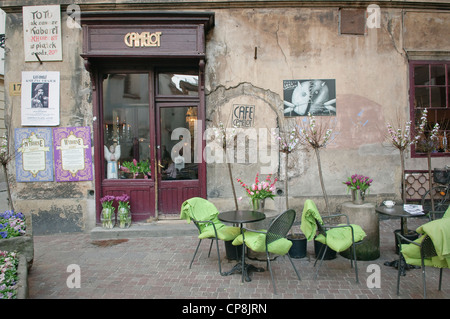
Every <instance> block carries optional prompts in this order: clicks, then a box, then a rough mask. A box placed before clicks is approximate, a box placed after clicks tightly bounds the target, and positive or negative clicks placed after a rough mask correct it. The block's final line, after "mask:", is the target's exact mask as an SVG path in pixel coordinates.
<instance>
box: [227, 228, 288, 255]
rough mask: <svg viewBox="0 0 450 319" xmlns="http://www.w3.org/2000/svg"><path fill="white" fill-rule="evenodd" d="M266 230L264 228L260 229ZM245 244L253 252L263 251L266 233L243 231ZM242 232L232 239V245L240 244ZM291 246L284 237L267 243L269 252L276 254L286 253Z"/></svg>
mask: <svg viewBox="0 0 450 319" xmlns="http://www.w3.org/2000/svg"><path fill="white" fill-rule="evenodd" d="M260 231H263V232H266V230H260ZM244 236H245V245H246V246H247V247H248V248H250V249H251V250H253V251H255V252H265V251H266V234H262V233H256V232H252V231H245V233H244ZM242 243H243V240H242V234H241V235H239V236H237V237H236V239H234V240H233V245H234V246H239V245H242ZM291 246H292V242H291V241H290V240H288V239H286V238H280V239H278V240H275V241H274V242H271V243H270V244H269V245H268V247H267V248H268V249H267V250H268V251H269V253H273V254H277V255H286V254H287V253H288V252H289V249H290V248H291Z"/></svg>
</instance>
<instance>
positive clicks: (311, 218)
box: [300, 199, 323, 240]
mask: <svg viewBox="0 0 450 319" xmlns="http://www.w3.org/2000/svg"><path fill="white" fill-rule="evenodd" d="M316 220H318V221H319V222H320V223H321V224H322V223H323V222H322V217H321V216H320V214H319V210H318V209H317V207H316V204H315V203H314V202H313V201H312V200H311V199H307V200H306V201H305V206H304V207H303V212H302V221H301V224H300V229H301V231H302V232H303V234H304V235H305V236H306V239H307V240H312V239H313V238H314V236H315V235H316V231H317V225H316Z"/></svg>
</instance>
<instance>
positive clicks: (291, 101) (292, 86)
mask: <svg viewBox="0 0 450 319" xmlns="http://www.w3.org/2000/svg"><path fill="white" fill-rule="evenodd" d="M283 100H284V116H307V115H308V114H311V115H314V116H321V115H336V80H334V79H333V80H330V79H325V80H322V79H316V80H284V81H283Z"/></svg>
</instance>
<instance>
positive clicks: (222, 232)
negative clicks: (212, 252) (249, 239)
mask: <svg viewBox="0 0 450 319" xmlns="http://www.w3.org/2000/svg"><path fill="white" fill-rule="evenodd" d="M215 226H216V231H217V238H219V239H220V240H224V241H229V240H233V239H235V238H236V237H237V236H239V234H240V233H241V229H240V228H239V227H233V226H226V225H224V224H222V225H217V224H215ZM214 237H216V235H215V233H214V228H213V225H211V224H210V225H209V226H206V227H205V228H203V230H202V232H201V233H200V235H199V236H198V238H199V239H205V238H214Z"/></svg>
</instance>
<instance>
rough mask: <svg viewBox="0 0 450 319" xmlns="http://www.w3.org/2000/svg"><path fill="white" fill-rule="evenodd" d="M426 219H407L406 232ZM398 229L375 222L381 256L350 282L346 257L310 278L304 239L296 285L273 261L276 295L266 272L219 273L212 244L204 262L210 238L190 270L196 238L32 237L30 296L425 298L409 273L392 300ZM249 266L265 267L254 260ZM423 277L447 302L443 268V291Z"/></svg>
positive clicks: (363, 264) (362, 265) (449, 283)
mask: <svg viewBox="0 0 450 319" xmlns="http://www.w3.org/2000/svg"><path fill="white" fill-rule="evenodd" d="M424 222H426V220H424V219H419V218H415V219H414V218H411V219H409V225H410V229H415V227H417V226H418V225H420V224H422V223H424ZM189 226H192V227H194V226H193V225H189ZM398 227H399V220H398V219H391V220H380V252H381V256H380V258H378V259H377V260H373V261H358V269H359V279H360V283H359V284H356V283H355V272H354V269H352V268H351V267H350V262H349V260H348V259H345V258H344V257H342V256H340V255H338V256H337V258H336V259H334V260H328V261H324V264H323V265H322V267H321V269H320V271H319V277H318V279H317V280H314V273H315V268H314V260H315V258H314V249H313V243H312V242H308V256H307V257H305V258H302V259H294V263H295V265H296V266H297V268H298V270H299V273H300V276H301V279H302V280H301V281H298V280H297V277H296V275H295V273H294V270H293V269H292V266H291V265H290V263H289V260H288V258H286V257H278V258H277V259H276V260H275V261H274V262H273V263H272V267H273V270H274V274H275V281H276V285H277V290H278V294H277V295H274V294H273V290H272V285H271V280H270V273H269V271H264V272H260V273H253V274H252V281H251V282H244V283H242V282H241V276H240V275H239V274H234V275H230V276H220V274H219V273H218V264H217V254H216V252H215V250H214V247H213V251H212V253H211V256H210V257H209V258H208V257H207V254H208V249H209V241H203V242H202V244H201V246H200V249H199V253H198V255H197V258H196V260H195V261H194V263H193V265H192V268H191V269H189V263H190V260H191V258H192V256H193V253H194V250H195V247H196V245H197V242H198V241H197V239H196V238H195V237H193V236H180V237H145V238H130V239H127V240H122V241H121V242H114V241H113V240H111V241H100V242H95V241H92V240H91V238H90V235H89V234H86V233H77V234H61V235H48V236H35V237H34V243H35V258H34V263H33V266H32V268H31V270H30V273H29V293H30V298H31V299H43V298H46V299H73V298H82V299H94V298H95V299H105V298H112V299H116V298H117V299H119V298H120V299H142V298H145V299H153V298H155V299H175V298H176V299H200V298H206V299H227V298H233V299H241V298H246V299H248V298H250V299H304V298H308V299H422V298H423V294H422V272H421V270H420V269H412V270H408V271H407V273H406V276H404V277H402V278H401V290H400V296H397V294H396V283H397V270H396V269H395V268H393V267H389V266H385V265H384V263H385V262H386V261H392V260H394V259H397V258H398V256H397V255H396V254H395V251H394V235H393V231H394V230H395V229H397V228H398ZM109 244H113V245H109ZM220 250H221V256H222V257H223V261H222V269H223V270H225V271H226V270H229V269H231V268H232V266H233V265H234V264H235V263H236V262H235V261H229V260H227V259H226V258H225V247H224V245H223V243H220ZM251 263H252V264H254V265H257V266H260V267H265V265H266V263H265V262H260V261H256V260H252V261H251ZM373 264H375V265H378V266H379V268H378V269H379V274H380V276H381V277H380V282H379V283H380V287H379V288H377V287H371V286H370V285H368V282H369V283H372V284H375V283H376V282H375V281H373V280H371V278H372V277H370V276H371V275H373V274H374V272H373V271H370V272H368V269H370V267H369V265H373ZM69 265H76V266H75V267H78V266H79V270H80V287H79V288H77V287H74V288H70V287H69V286H74V285H76V281H75V280H73V278H74V277H72V275H74V274H75V273H76V272H74V270H73V269H76V268H70V267H69ZM68 267H69V268H68ZM426 278H427V293H428V298H437V299H449V297H450V271H448V269H444V272H443V281H442V291H438V289H437V288H438V278H439V271H438V269H434V268H427V271H426ZM368 279H369V280H368ZM68 282H69V285H68Z"/></svg>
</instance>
